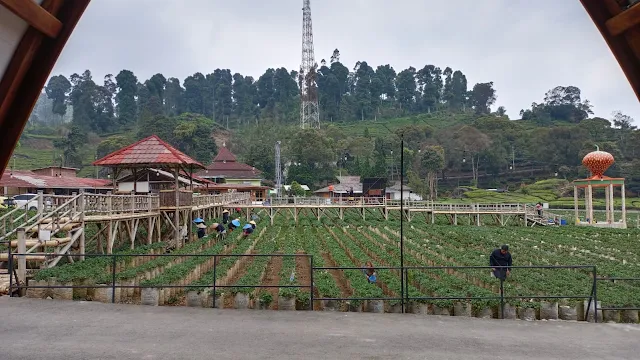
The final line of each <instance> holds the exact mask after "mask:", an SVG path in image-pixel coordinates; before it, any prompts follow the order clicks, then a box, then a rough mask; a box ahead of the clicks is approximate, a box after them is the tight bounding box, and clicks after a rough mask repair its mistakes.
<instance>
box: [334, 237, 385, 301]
mask: <svg viewBox="0 0 640 360" xmlns="http://www.w3.org/2000/svg"><path fill="white" fill-rule="evenodd" d="M325 229H326V231H325V232H323V233H322V235H323V236H322V240H323V244H324V245H325V246H326V250H327V251H328V252H329V254H330V255H331V258H332V259H333V261H334V262H335V263H336V265H338V266H339V267H359V266H361V265H362V264H355V263H354V262H353V261H352V260H351V258H350V257H349V256H348V255H347V253H346V252H345V251H344V250H343V248H342V247H341V245H340V243H339V242H338V241H337V240H336V239H335V238H334V235H333V234H332V232H331V229H330V228H328V227H325ZM343 271H344V274H345V277H346V278H347V280H349V283H350V284H351V287H352V288H353V294H352V295H351V298H384V297H385V295H384V293H383V292H382V289H380V288H379V287H377V286H375V285H372V284H370V283H369V282H368V281H367V279H366V277H365V276H364V274H363V273H362V271H361V270H343ZM350 303H351V305H353V306H359V305H360V304H361V303H362V300H355V299H354V300H350Z"/></svg>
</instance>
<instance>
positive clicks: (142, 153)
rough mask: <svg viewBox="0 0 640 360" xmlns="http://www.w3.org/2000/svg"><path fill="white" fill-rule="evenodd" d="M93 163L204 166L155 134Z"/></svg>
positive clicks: (112, 165) (100, 164)
mask: <svg viewBox="0 0 640 360" xmlns="http://www.w3.org/2000/svg"><path fill="white" fill-rule="evenodd" d="M93 165H94V166H110V167H115V166H123V167H124V166H126V165H132V166H135V165H138V166H140V165H195V166H197V167H200V168H204V166H203V165H202V164H200V163H199V162H197V161H195V160H193V159H192V158H190V157H189V156H187V155H185V154H184V153H183V152H181V151H179V150H176V149H175V148H174V147H172V146H171V145H169V144H167V143H166V142H164V141H162V140H161V139H160V138H159V137H158V136H156V135H151V136H149V137H148V138H146V139H142V140H140V141H138V142H136V143H134V144H131V145H129V146H127V147H124V148H122V149H120V150H117V151H115V152H113V153H111V154H109V155H107V156H105V157H103V158H102V159H100V160H96V161H94V162H93Z"/></svg>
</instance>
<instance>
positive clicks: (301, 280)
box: [296, 251, 320, 310]
mask: <svg viewBox="0 0 640 360" xmlns="http://www.w3.org/2000/svg"><path fill="white" fill-rule="evenodd" d="M298 254H304V252H301V251H300V252H298ZM310 271H311V264H310V258H309V257H306V256H298V257H296V276H297V278H298V284H300V285H303V286H310V285H311V272H310ZM300 291H302V292H305V293H307V294H308V293H309V288H300ZM313 295H314V297H319V296H318V290H317V289H314V293H313ZM313 307H314V309H319V308H320V302H319V301H314V303H313ZM301 310H303V309H301Z"/></svg>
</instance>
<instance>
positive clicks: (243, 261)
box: [222, 250, 257, 309]
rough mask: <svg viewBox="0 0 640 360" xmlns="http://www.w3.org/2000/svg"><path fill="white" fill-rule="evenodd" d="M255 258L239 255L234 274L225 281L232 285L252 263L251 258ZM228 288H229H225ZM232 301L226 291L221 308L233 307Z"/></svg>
mask: <svg viewBox="0 0 640 360" xmlns="http://www.w3.org/2000/svg"><path fill="white" fill-rule="evenodd" d="M251 253H252V254H256V253H257V252H256V251H255V250H253V251H251ZM254 259H255V258H254V257H253V256H241V257H238V261H239V262H240V267H239V268H238V270H237V271H236V272H235V274H233V276H231V277H230V278H229V280H228V281H227V285H234V284H235V283H236V281H238V280H240V279H241V278H242V277H243V276H244V274H245V273H246V271H247V268H248V267H249V266H251V263H253V260H254ZM227 289H229V288H227ZM233 303H234V299H233V296H231V294H230V293H227V295H226V296H225V297H224V301H223V303H222V308H223V309H233Z"/></svg>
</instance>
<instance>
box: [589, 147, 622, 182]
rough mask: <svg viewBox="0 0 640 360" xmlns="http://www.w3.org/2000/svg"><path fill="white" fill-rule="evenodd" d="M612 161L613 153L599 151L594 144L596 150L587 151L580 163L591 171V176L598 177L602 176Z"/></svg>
mask: <svg viewBox="0 0 640 360" xmlns="http://www.w3.org/2000/svg"><path fill="white" fill-rule="evenodd" d="M614 162H615V160H614V159H613V155H611V154H609V153H608V152H606V151H600V148H599V147H598V145H596V151H592V152H590V153H588V154H587V155H585V157H584V158H583V159H582V165H584V166H585V167H586V168H587V169H589V171H591V176H592V177H599V178H602V176H603V175H604V172H605V171H607V169H608V168H609V167H610V166H611V165H613V163H614Z"/></svg>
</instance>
